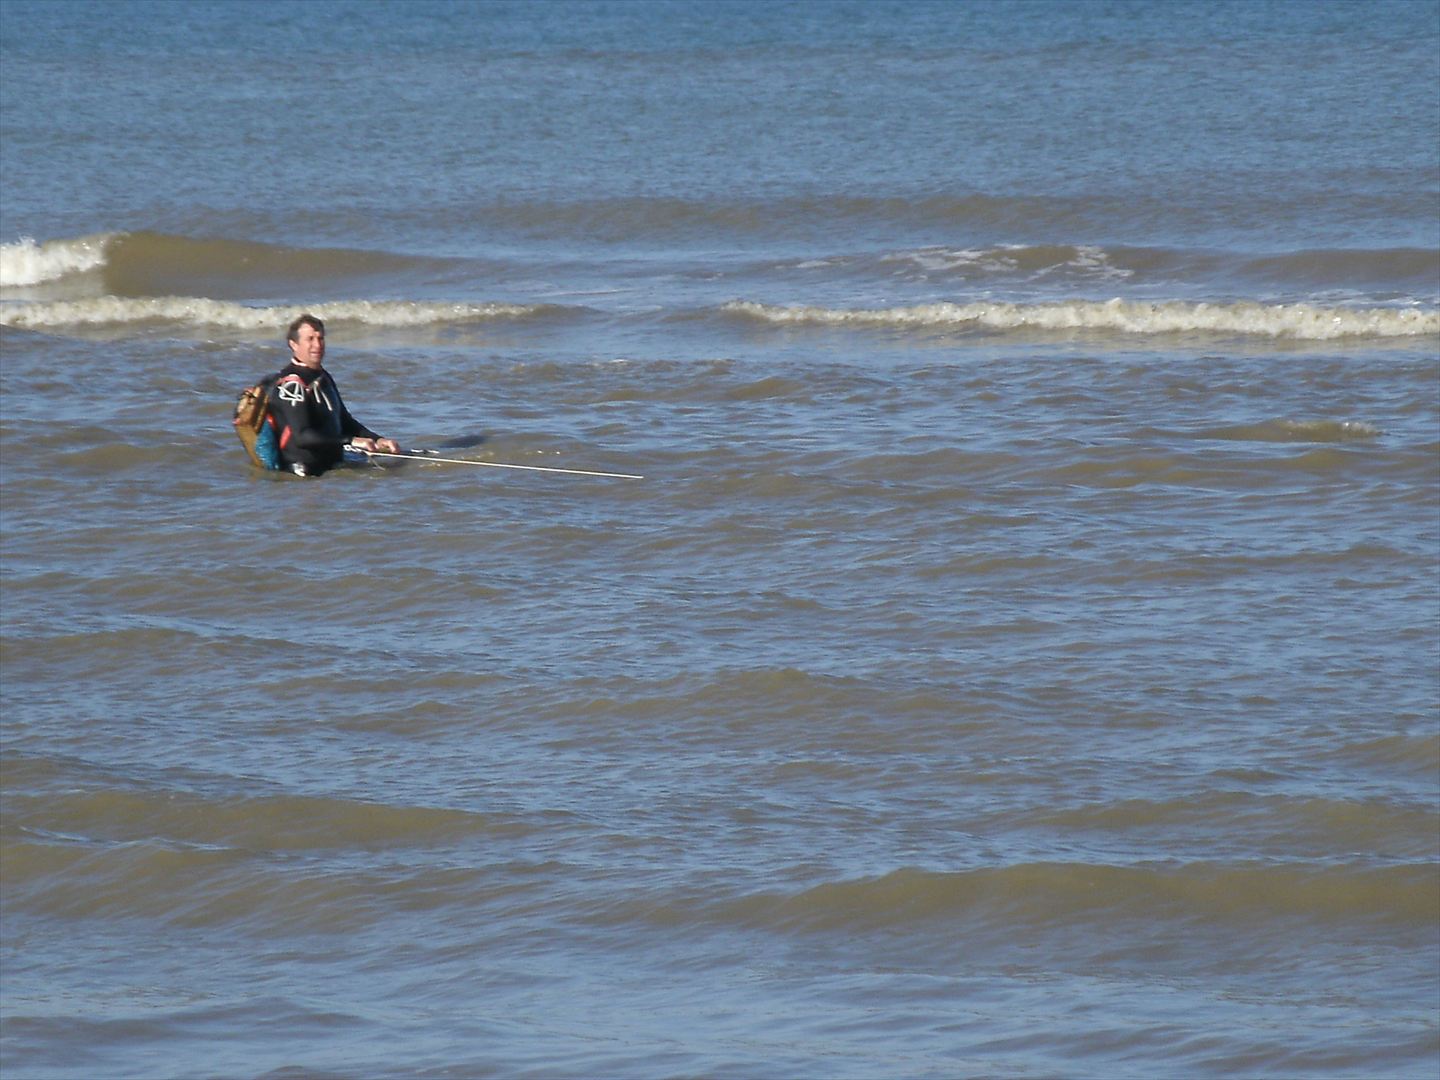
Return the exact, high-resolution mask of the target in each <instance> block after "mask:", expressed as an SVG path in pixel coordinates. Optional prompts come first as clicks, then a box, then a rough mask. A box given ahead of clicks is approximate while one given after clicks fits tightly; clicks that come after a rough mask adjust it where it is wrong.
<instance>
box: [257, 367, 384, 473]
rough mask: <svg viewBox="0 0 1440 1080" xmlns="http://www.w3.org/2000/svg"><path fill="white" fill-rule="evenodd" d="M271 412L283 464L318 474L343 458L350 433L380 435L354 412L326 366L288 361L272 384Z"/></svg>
mask: <svg viewBox="0 0 1440 1080" xmlns="http://www.w3.org/2000/svg"><path fill="white" fill-rule="evenodd" d="M270 412H271V415H272V416H273V417H274V418H275V434H276V438H277V441H278V442H279V444H280V460H281V463H282V467H283V468H285V469H289V470H290V471H291V472H295V473H299V474H300V475H301V476H319V475H320V474H321V473H323V472H324V471H325V470H327V469H332V468H334V467H335V466H336V465H338V464H340V462H341V461H343V460H344V458H345V444H346V443H347V442H349V441H350V440H351V439H354V438H365V439H377V438H379V436H378V435H376V434H375V432H373V431H371V430H370V429H369V428H367V427H366V426H365V425H364V424H362V423H360V421H359V420H356V419H355V418H354V417H353V416H351V415H350V410H349V409H347V408H345V403H344V402H343V401H341V400H340V391H339V389H338V388H337V387H336V386H335V380H334V379H332V378H331V377H330V373H329V372H328V371H326V370H324V369H323V368H321V369H318V370H317V369H315V368H308V367H302V366H301V365H300V364H295V363H291V364H287V365H286V367H285V369H284V370H283V371H281V372H280V374H279V375H277V376H275V385H274V386H273V387H272V388H271V390H270Z"/></svg>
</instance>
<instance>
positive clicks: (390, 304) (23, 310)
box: [0, 296, 577, 333]
mask: <svg viewBox="0 0 1440 1080" xmlns="http://www.w3.org/2000/svg"><path fill="white" fill-rule="evenodd" d="M297 310H299V309H298V308H297V307H296V306H295V305H293V304H292V305H286V306H283V307H247V306H246V305H244V304H236V303H231V302H229V301H225V300H211V299H207V298H205V297H189V296H153V297H119V296H102V297H96V298H93V299H89V300H55V301H45V302H38V303H32V304H16V305H12V306H7V307H0V326H10V327H16V328H19V329H27V330H51V329H63V328H78V327H100V326H137V327H138V326H145V325H151V326H180V327H197V326H203V327H218V328H222V329H227V330H241V331H263V332H265V333H273V332H274V331H275V330H276V328H277V327H279V328H283V327H284V326H285V325H286V324H287V323H288V322H289V321H290V320H291V319H292V318H294V317H295V313H296V311H297ZM305 310H306V311H309V312H310V313H312V314H314V315H317V316H319V317H320V318H322V319H324V320H326V321H327V322H331V321H334V322H337V323H360V324H365V325H369V326H388V327H418V326H439V325H445V324H457V323H479V322H490V321H501V320H515V319H536V318H546V317H566V316H569V315H570V314H572V313H574V312H575V311H576V310H577V309H575V308H567V307H564V306H562V305H558V304H460V303H420V302H414V301H404V300H393V301H378V300H342V301H336V302H334V303H320V304H308V305H305Z"/></svg>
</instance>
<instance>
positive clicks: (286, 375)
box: [272, 369, 307, 405]
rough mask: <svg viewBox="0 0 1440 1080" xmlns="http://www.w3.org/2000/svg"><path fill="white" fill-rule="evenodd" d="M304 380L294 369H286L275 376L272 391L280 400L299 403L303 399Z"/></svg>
mask: <svg viewBox="0 0 1440 1080" xmlns="http://www.w3.org/2000/svg"><path fill="white" fill-rule="evenodd" d="M306 386H307V384H306V382H305V380H304V379H303V378H301V377H300V374H299V373H298V372H295V371H291V370H289V369H286V370H285V371H282V372H280V374H278V375H276V376H275V385H274V388H273V391H272V392H273V393H274V394H275V396H276V397H277V398H279V399H280V400H281V401H284V402H287V403H288V404H291V405H299V404H300V402H301V401H303V400H304V399H305V390H306Z"/></svg>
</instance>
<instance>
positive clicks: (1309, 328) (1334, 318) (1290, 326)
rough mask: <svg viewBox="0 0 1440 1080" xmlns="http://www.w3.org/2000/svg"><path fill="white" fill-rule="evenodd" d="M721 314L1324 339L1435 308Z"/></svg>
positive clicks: (1420, 323) (1427, 316) (1412, 331)
mask: <svg viewBox="0 0 1440 1080" xmlns="http://www.w3.org/2000/svg"><path fill="white" fill-rule="evenodd" d="M723 311H724V312H726V313H727V314H731V315H736V316H740V317H743V318H748V319H753V320H756V321H759V322H766V323H775V324H782V325H784V324H788V325H800V326H804V325H811V326H859V327H865V326H874V327H899V328H909V329H933V330H969V329H975V330H990V331H995V332H1005V331H1012V330H1100V331H1108V332H1112V333H1113V332H1118V333H1123V334H1188V333H1211V334H1239V335H1243V336H1254V337H1270V338H1291V339H1295V340H1303V341H1326V340H1332V339H1335V338H1343V337H1417V336H1420V335H1424V334H1437V333H1440V312H1437V311H1425V310H1420V309H1414V308H1342V307H1318V306H1314V305H1311V304H1259V303H1253V302H1241V303H1228V304H1227V303H1216V304H1210V303H1203V302H1193V303H1192V302H1184V301H1178V300H1172V301H1163V302H1158V303H1146V302H1143V301H1133V300H1121V299H1114V300H1106V301H1095V300H1067V301H1059V302H1054V303H1036V304H1022V303H1000V302H997V303H974V304H956V303H936V304H919V305H914V306H910V307H893V308H868V309H867V308H859V309H856V308H839V309H837V308H823V307H803V306H802V307H782V306H776V305H771V304H761V303H757V302H754V301H749V300H737V301H733V302H731V303H729V304H726V305H725V306H724V308H723Z"/></svg>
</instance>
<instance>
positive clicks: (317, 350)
mask: <svg viewBox="0 0 1440 1080" xmlns="http://www.w3.org/2000/svg"><path fill="white" fill-rule="evenodd" d="M290 352H291V354H292V355H293V356H294V357H295V362H296V363H297V364H299V365H300V366H301V367H309V368H318V367H319V366H320V365H321V363H322V362H323V361H324V359H325V335H324V334H322V333H321V332H320V331H319V330H316V329H315V328H314V327H313V326H311V325H310V324H309V323H301V324H300V329H298V330H296V331H295V340H294V341H292V342H290Z"/></svg>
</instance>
